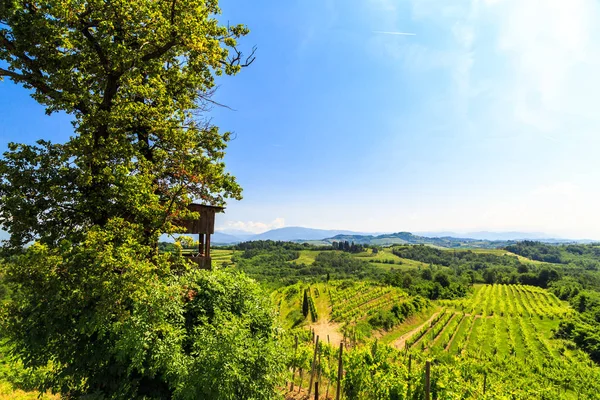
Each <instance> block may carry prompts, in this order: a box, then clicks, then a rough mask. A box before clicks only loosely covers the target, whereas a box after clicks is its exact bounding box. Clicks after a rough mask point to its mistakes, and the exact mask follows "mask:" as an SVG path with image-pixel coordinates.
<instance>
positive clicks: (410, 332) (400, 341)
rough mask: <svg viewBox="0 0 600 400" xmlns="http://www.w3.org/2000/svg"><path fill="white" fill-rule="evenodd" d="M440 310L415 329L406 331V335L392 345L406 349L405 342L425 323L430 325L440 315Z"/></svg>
mask: <svg viewBox="0 0 600 400" xmlns="http://www.w3.org/2000/svg"><path fill="white" fill-rule="evenodd" d="M439 313H440V312H439V311H438V312H435V313H433V315H432V316H431V317H429V319H428V320H427V321H425V322H423V323H422V324H421V325H419V326H417V327H416V328H415V329H413V330H412V331H409V332H406V333H405V334H404V335H402V336H400V337H399V338H398V339H396V341H395V342H394V343H393V344H392V346H394V347H395V348H397V349H401V350H402V349H404V344H405V343H406V341H407V340H408V339H410V338H411V337H412V336H413V335H414V334H415V333H417V332H418V331H419V330H420V329H421V328H422V327H423V326H424V325H429V324H431V321H433V320H434V319H435V317H437V316H438V314H439Z"/></svg>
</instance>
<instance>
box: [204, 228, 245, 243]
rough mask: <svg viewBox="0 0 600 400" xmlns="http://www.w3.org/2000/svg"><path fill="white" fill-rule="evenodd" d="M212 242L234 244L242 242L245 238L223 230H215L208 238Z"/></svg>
mask: <svg viewBox="0 0 600 400" xmlns="http://www.w3.org/2000/svg"><path fill="white" fill-rule="evenodd" d="M210 240H211V242H212V243H217V244H235V243H240V242H243V241H245V240H247V239H243V238H240V237H238V236H234V235H230V234H227V233H223V232H218V231H216V232H215V233H214V234H213V235H212V236H211V238H210Z"/></svg>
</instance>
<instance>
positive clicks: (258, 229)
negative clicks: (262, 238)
mask: <svg viewBox="0 0 600 400" xmlns="http://www.w3.org/2000/svg"><path fill="white" fill-rule="evenodd" d="M284 226H285V219H284V218H275V219H274V220H273V221H271V222H259V221H226V222H225V223H224V224H222V225H221V227H220V228H219V230H241V231H247V232H252V233H263V232H266V231H268V230H271V229H278V228H283V227H284Z"/></svg>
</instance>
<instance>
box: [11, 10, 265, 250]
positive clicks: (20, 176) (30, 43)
mask: <svg viewBox="0 0 600 400" xmlns="http://www.w3.org/2000/svg"><path fill="white" fill-rule="evenodd" d="M217 13H219V8H218V4H217V1H216V0H208V1H199V0H171V1H161V2H155V1H150V0H134V1H127V2H112V1H100V0H95V1H89V2H79V1H75V0H46V1H38V2H20V1H16V0H13V1H4V2H2V5H1V6H0V22H1V24H0V60H3V61H4V62H5V64H6V65H7V66H6V67H4V68H0V78H1V77H7V78H9V79H11V80H12V81H14V82H15V83H17V84H21V85H23V86H24V87H25V88H28V89H31V90H32V97H33V98H34V99H36V100H37V101H38V102H39V103H40V104H42V105H44V106H45V107H46V112H47V113H48V114H51V113H53V112H56V111H63V112H66V113H68V114H70V115H72V116H73V125H74V132H75V135H74V136H73V137H72V139H71V140H69V141H68V142H67V143H64V144H53V143H51V142H49V141H46V140H40V141H39V142H38V144H37V145H35V146H28V145H19V144H14V143H11V144H10V145H9V152H7V153H6V154H5V157H4V160H3V161H2V163H1V164H0V174H1V175H0V176H1V178H2V179H1V181H2V182H1V184H0V196H1V197H2V198H3V202H2V208H1V210H0V223H2V225H3V227H4V228H5V229H7V230H8V231H9V232H10V233H11V239H10V240H11V244H12V245H13V248H19V247H20V246H22V245H23V244H25V243H28V242H29V241H31V240H33V239H35V240H37V241H39V242H42V243H48V244H57V243H59V242H60V240H62V239H65V238H69V239H71V238H73V235H74V234H77V233H82V232H85V230H86V229H87V228H89V227H91V226H94V225H101V226H102V225H105V224H106V223H107V222H108V221H109V220H110V219H111V218H115V217H119V218H123V219H125V220H126V221H128V222H130V223H134V224H138V225H139V226H140V228H141V229H142V231H143V232H142V233H143V237H144V238H146V239H147V241H148V242H150V241H153V240H154V239H155V237H156V235H157V234H159V233H160V232H162V231H165V230H169V228H170V222H171V221H172V220H173V218H174V217H177V216H182V213H185V205H186V204H187V203H189V202H190V200H191V199H202V200H204V201H206V202H209V203H212V204H223V203H224V200H225V199H226V198H240V197H241V189H240V187H239V186H238V184H237V183H236V181H235V179H234V177H233V176H231V175H230V174H228V173H226V172H225V165H224V163H223V162H222V158H223V156H224V152H223V150H224V149H225V147H226V143H227V141H228V140H229V136H230V135H229V134H228V133H224V134H222V133H220V132H219V130H218V128H217V127H215V126H213V125H211V124H210V123H209V122H207V121H205V120H203V119H202V118H198V116H201V113H202V112H203V111H206V110H207V108H208V107H209V105H210V104H212V103H213V101H212V100H211V95H212V93H213V91H214V87H215V82H214V76H215V75H221V74H223V73H225V74H235V73H237V72H238V71H239V70H240V69H241V68H242V67H243V66H245V65H248V64H250V63H251V62H252V60H253V59H254V58H253V55H252V54H251V55H250V57H249V58H244V57H243V55H242V53H241V52H240V51H239V50H237V48H236V43H237V39H239V38H240V37H242V36H244V35H246V34H247V33H248V29H247V28H246V27H245V26H242V25H235V26H231V27H224V26H221V25H219V24H218V21H217V20H216V18H215V17H214V15H215V14H217ZM79 240H81V237H79Z"/></svg>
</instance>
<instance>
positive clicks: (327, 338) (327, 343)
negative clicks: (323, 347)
mask: <svg viewBox="0 0 600 400" xmlns="http://www.w3.org/2000/svg"><path fill="white" fill-rule="evenodd" d="M327 344H329V335H327Z"/></svg>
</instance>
